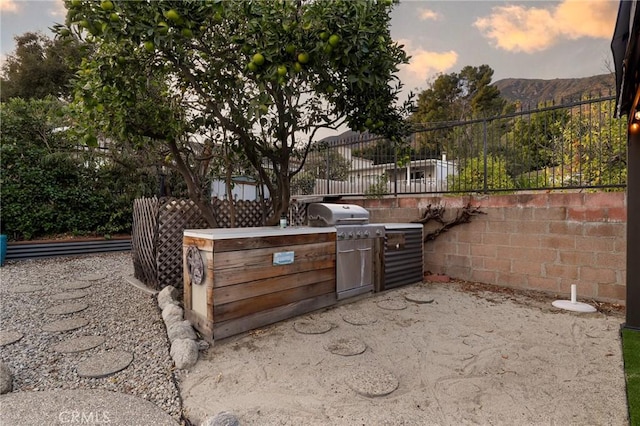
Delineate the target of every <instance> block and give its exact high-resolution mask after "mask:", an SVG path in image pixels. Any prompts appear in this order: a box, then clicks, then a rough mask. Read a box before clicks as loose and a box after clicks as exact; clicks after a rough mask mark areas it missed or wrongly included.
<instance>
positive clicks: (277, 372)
mask: <svg viewBox="0 0 640 426" xmlns="http://www.w3.org/2000/svg"><path fill="white" fill-rule="evenodd" d="M407 296H408V297H409V298H412V299H420V301H421V302H429V301H430V300H433V301H432V302H431V303H416V302H412V301H408V300H407ZM551 301H553V298H551V299H545V298H544V297H537V298H536V297H534V298H531V297H529V296H527V295H525V294H522V293H513V292H501V293H495V292H485V291H479V290H477V289H475V290H473V291H469V289H468V288H467V289H464V285H463V284H459V283H449V284H416V285H412V286H407V287H402V288H399V289H396V290H391V291H387V292H384V293H379V294H375V295H371V296H368V297H366V298H361V299H359V300H357V301H354V302H351V303H344V304H341V305H339V306H336V307H332V308H330V309H328V310H325V311H322V312H317V313H313V314H310V315H305V316H302V317H299V318H294V319H291V320H288V321H284V322H281V323H278V324H275V325H273V326H269V327H265V328H262V329H259V330H254V331H252V332H250V333H245V334H243V335H240V336H236V337H232V338H228V339H225V340H220V341H217V342H215V344H214V345H213V346H212V347H211V348H210V349H208V350H207V351H206V352H204V353H201V359H200V360H199V361H198V363H197V365H196V366H195V367H194V368H193V369H192V371H190V372H189V373H188V374H186V375H184V376H183V377H182V378H181V379H180V389H181V395H182V398H183V402H184V407H185V410H186V415H187V417H188V418H189V419H190V420H191V421H192V422H193V423H194V424H200V422H202V421H203V420H204V419H205V418H206V417H208V416H213V415H215V414H217V413H219V412H221V411H228V412H231V413H233V414H234V415H236V416H237V417H238V419H239V420H240V424H242V425H432V424H433V425H469V424H480V425H489V424H490V425H533V424H536V425H537V424H545V425H586V424H588V425H626V424H628V417H627V404H626V395H625V382H624V372H623V364H622V354H621V347H620V338H619V329H620V325H621V323H623V322H624V317H623V315H622V314H620V313H615V312H613V313H612V312H609V313H608V314H606V315H605V314H603V313H600V312H598V313H594V314H576V313H571V312H568V311H560V310H558V309H556V308H553V307H552V306H551ZM390 308H391V309H390ZM327 330H328V331H327ZM301 331H302V332H301ZM323 331H326V332H323ZM310 332H316V333H318V334H305V333H310ZM363 345H364V347H363ZM362 350H364V352H362V353H360V354H357V355H350V356H344V355H341V354H344V353H355V352H360V351H362ZM384 394H386V395H384Z"/></svg>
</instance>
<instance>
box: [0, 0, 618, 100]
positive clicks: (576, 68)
mask: <svg viewBox="0 0 640 426" xmlns="http://www.w3.org/2000/svg"><path fill="white" fill-rule="evenodd" d="M617 10H618V2H617V1H612V0H563V1H508V2H506V1H458V0H448V1H431V0H424V1H402V2H401V3H400V4H399V5H397V6H396V7H395V8H394V10H393V13H392V28H391V33H392V35H393V37H394V39H395V40H397V41H398V42H400V43H402V44H403V45H404V46H405V49H406V51H407V52H408V53H409V54H410V55H411V56H412V59H411V63H410V64H409V65H408V66H405V67H403V68H402V70H401V72H400V78H401V79H402V81H403V83H404V84H405V88H406V89H408V90H409V89H418V90H419V89H424V88H426V87H427V84H428V82H429V81H430V80H432V79H433V78H434V77H435V76H436V75H437V74H438V73H451V72H457V71H460V69H462V68H463V67H464V66H466V65H474V66H478V65H482V64H488V65H489V66H490V67H491V68H493V69H494V71H495V75H494V81H497V80H500V79H503V78H509V77H514V78H543V79H553V78H570V77H586V76H591V75H596V74H604V73H607V72H609V71H611V70H612V69H613V66H612V58H611V50H610V47H609V46H610V43H611V36H612V34H613V28H614V25H615V20H616V14H617ZM0 11H1V13H2V16H1V22H0V23H1V31H2V40H1V43H2V44H1V45H0V47H1V49H0V51H1V54H2V57H3V58H4V57H5V56H6V55H7V54H10V53H11V52H12V51H13V49H14V44H13V37H14V36H15V35H19V34H22V33H24V32H27V31H38V30H39V31H42V32H44V33H46V34H49V31H48V27H50V26H52V25H53V24H54V23H56V22H63V21H64V13H65V10H64V6H63V3H62V1H61V0H42V1H22V0H0Z"/></svg>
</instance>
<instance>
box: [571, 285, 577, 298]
mask: <svg viewBox="0 0 640 426" xmlns="http://www.w3.org/2000/svg"><path fill="white" fill-rule="evenodd" d="M571 303H576V285H575V284H571Z"/></svg>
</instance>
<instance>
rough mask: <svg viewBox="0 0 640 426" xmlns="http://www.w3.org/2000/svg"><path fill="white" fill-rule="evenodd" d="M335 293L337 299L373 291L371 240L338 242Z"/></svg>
mask: <svg viewBox="0 0 640 426" xmlns="http://www.w3.org/2000/svg"><path fill="white" fill-rule="evenodd" d="M336 249H337V252H338V253H337V256H336V292H337V293H338V299H341V298H344V297H349V296H355V295H357V294H361V293H365V292H367V291H370V290H372V289H373V240H371V239H362V240H347V241H338V243H337V246H336Z"/></svg>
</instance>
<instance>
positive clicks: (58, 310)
mask: <svg viewBox="0 0 640 426" xmlns="http://www.w3.org/2000/svg"><path fill="white" fill-rule="evenodd" d="M88 307H89V305H88V304H87V303H84V302H75V303H63V304H61V305H56V306H52V307H50V308H49V309H47V310H46V311H44V312H45V314H50V315H66V314H73V313H75V312H80V311H84V310H85V309H87V308H88Z"/></svg>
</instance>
